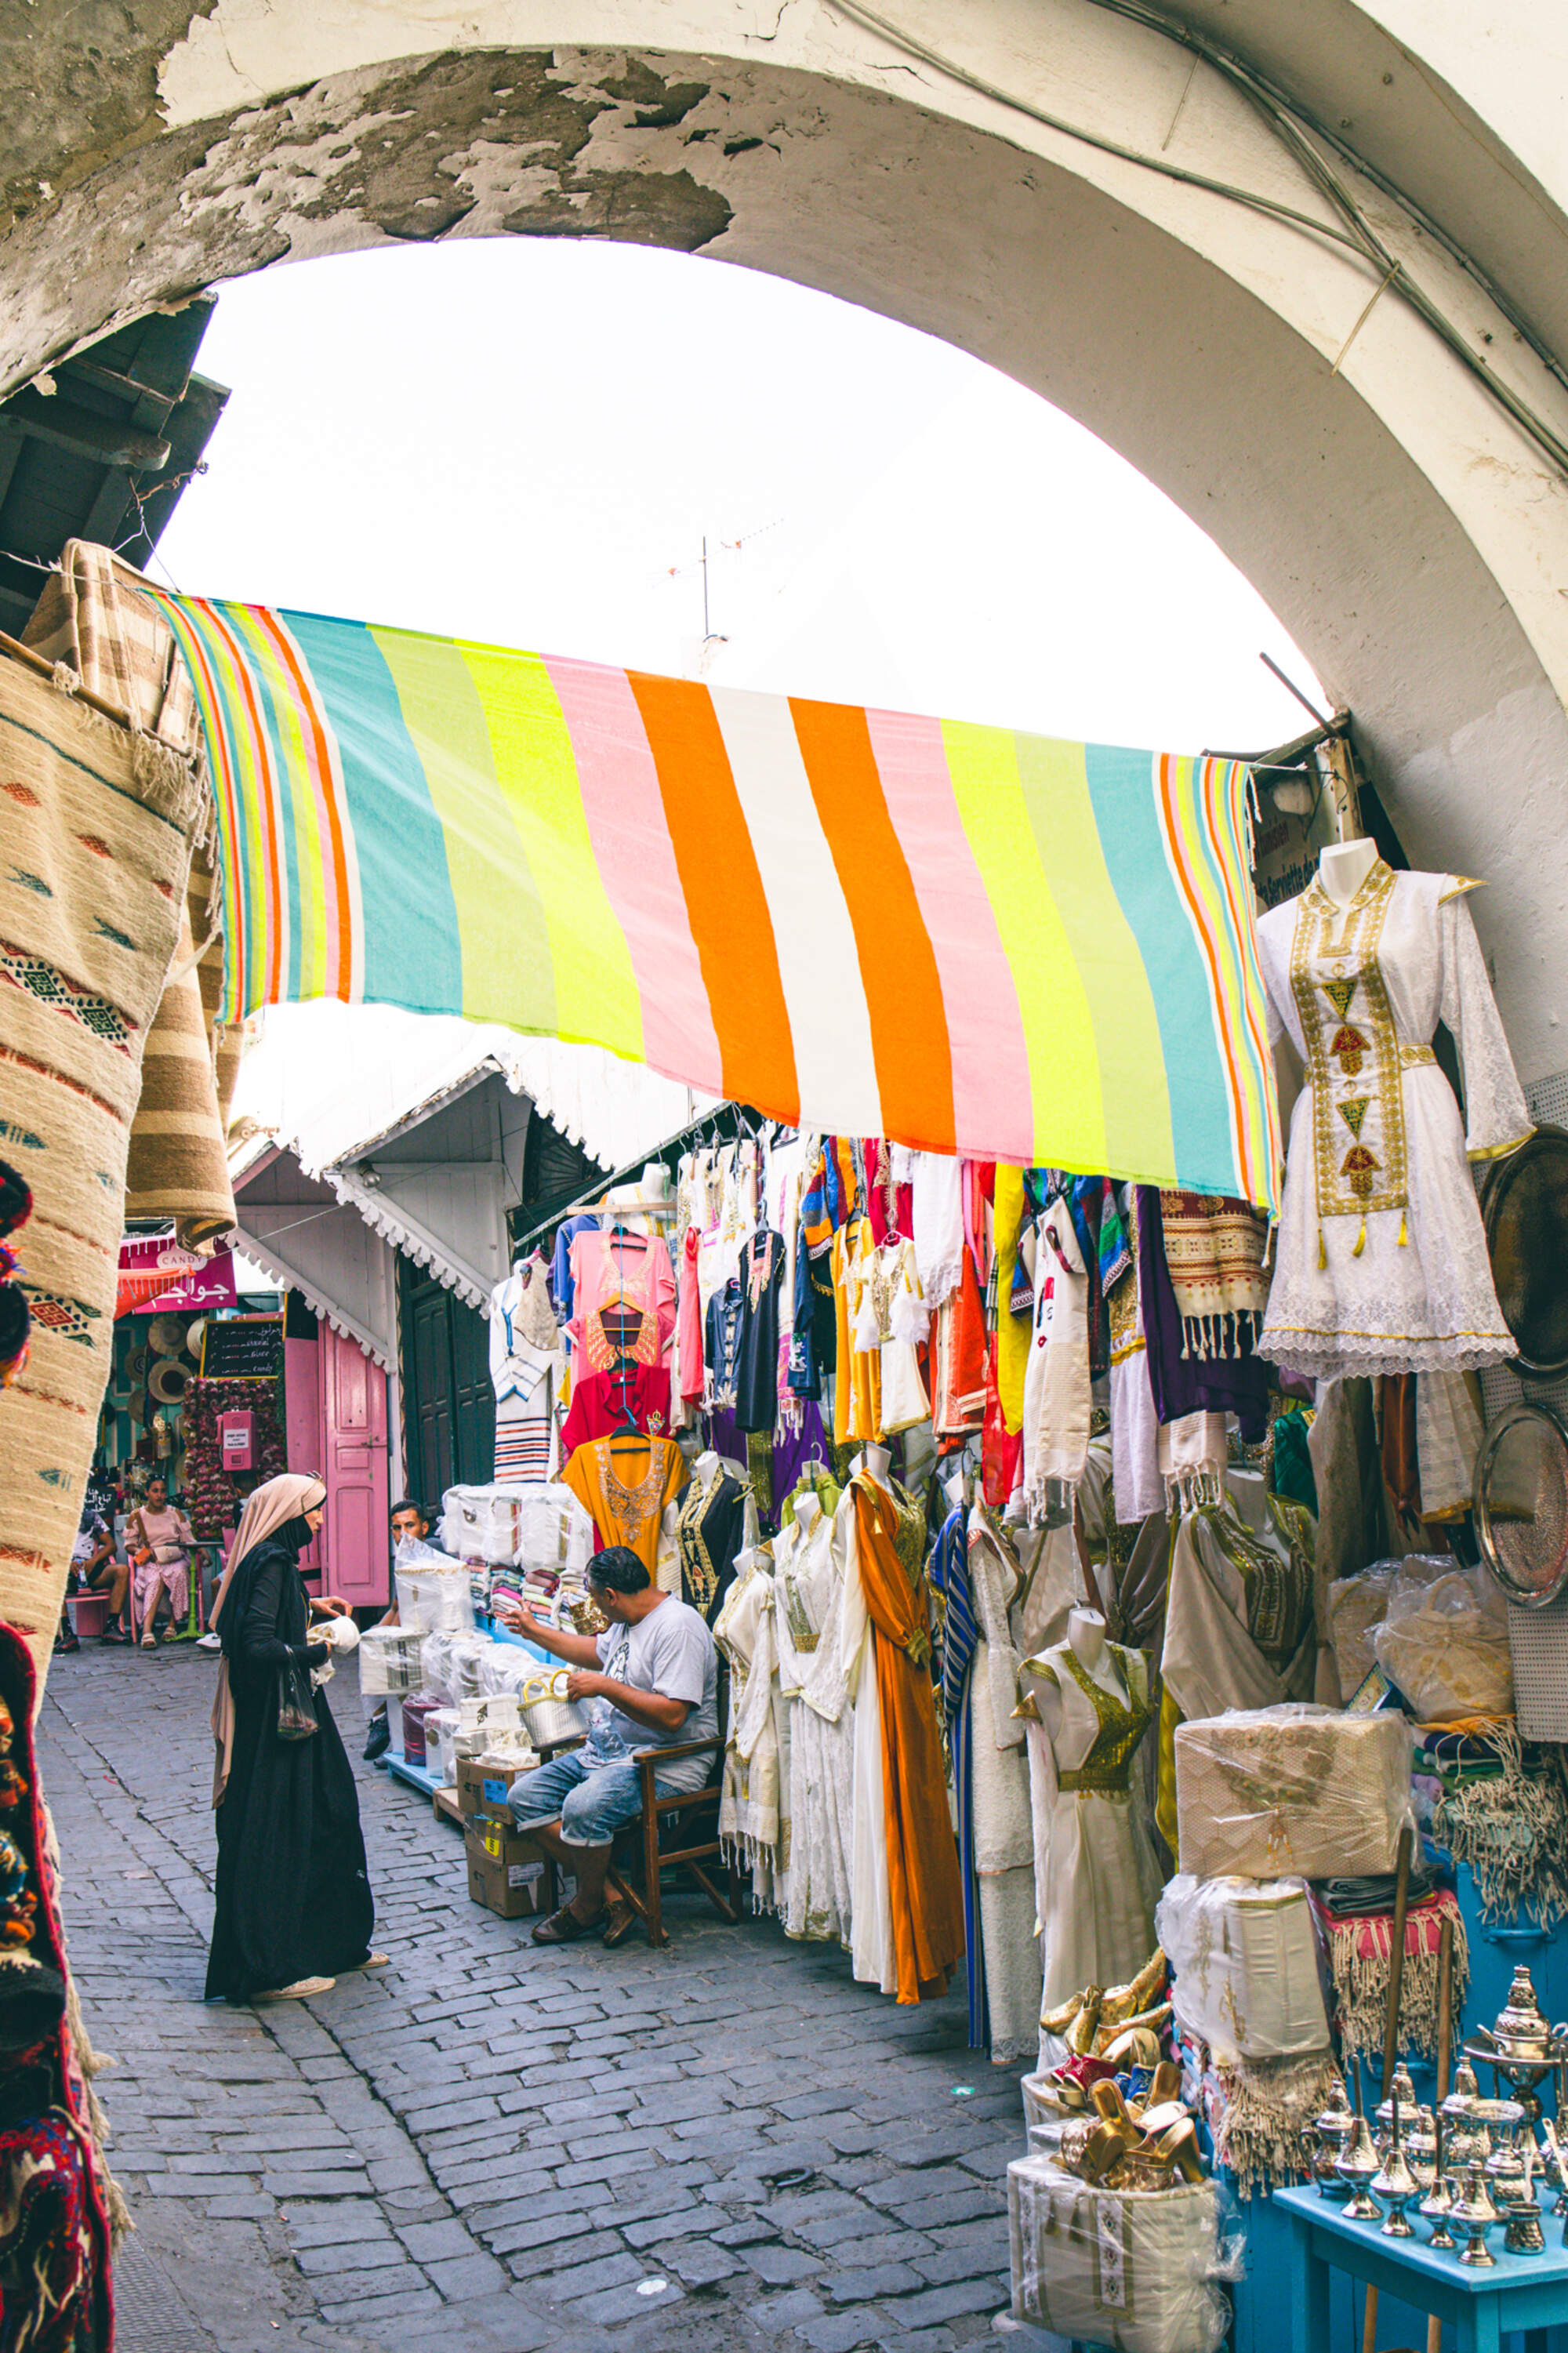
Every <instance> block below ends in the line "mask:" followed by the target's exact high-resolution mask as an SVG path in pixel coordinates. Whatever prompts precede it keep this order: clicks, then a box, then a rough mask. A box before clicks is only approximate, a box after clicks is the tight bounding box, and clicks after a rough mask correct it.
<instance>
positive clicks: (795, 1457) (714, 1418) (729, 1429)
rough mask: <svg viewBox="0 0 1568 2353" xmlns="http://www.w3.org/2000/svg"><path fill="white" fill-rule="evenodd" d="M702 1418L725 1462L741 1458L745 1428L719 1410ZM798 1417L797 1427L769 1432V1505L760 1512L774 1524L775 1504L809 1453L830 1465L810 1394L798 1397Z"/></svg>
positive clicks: (819, 1412) (830, 1448)
mask: <svg viewBox="0 0 1568 2353" xmlns="http://www.w3.org/2000/svg"><path fill="white" fill-rule="evenodd" d="M703 1419H704V1425H705V1427H706V1429H707V1431H708V1443H709V1445H710V1446H711V1447H713V1448H715V1449H716V1450H717V1451H718V1452H719V1453H721V1455H722V1456H723V1457H724V1460H725V1461H726V1462H744V1461H745V1460H746V1432H745V1431H744V1430H742V1428H741V1426H740V1424H739V1423H738V1422H737V1421H736V1419H735V1417H734V1415H733V1414H732V1413H725V1412H722V1411H719V1412H714V1413H710V1414H707V1415H705V1416H704V1417H703ZM800 1421H801V1426H800V1428H799V1430H774V1432H773V1510H772V1511H771V1512H763V1514H762V1516H763V1522H764V1524H766V1525H773V1526H775V1527H776V1526H777V1525H778V1506H779V1504H782V1503H783V1501H784V1497H785V1496H786V1495H787V1494H788V1493H789V1492H790V1490H791V1488H792V1487H794V1486H795V1483H796V1482H797V1481H798V1480H799V1479H800V1477H801V1475H802V1473H803V1472H805V1467H806V1464H807V1463H808V1462H809V1461H811V1460H812V1457H813V1456H814V1455H815V1456H816V1459H817V1461H819V1462H823V1463H825V1464H826V1467H827V1469H828V1470H829V1471H831V1470H832V1468H833V1440H831V1439H830V1438H829V1437H828V1435H827V1432H826V1430H824V1428H823V1426H822V1409H821V1408H820V1406H818V1405H817V1404H816V1400H815V1399H814V1398H806V1399H804V1400H803V1401H802V1404H801V1409H800ZM759 1508H760V1507H759Z"/></svg>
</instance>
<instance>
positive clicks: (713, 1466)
mask: <svg viewBox="0 0 1568 2353" xmlns="http://www.w3.org/2000/svg"><path fill="white" fill-rule="evenodd" d="M691 1470H692V1475H693V1477H694V1478H695V1479H696V1481H697V1483H698V1485H699V1486H700V1487H710V1486H711V1485H712V1483H713V1481H714V1479H715V1477H716V1476H717V1473H718V1470H719V1455H718V1451H717V1449H716V1448H714V1447H711V1446H710V1447H707V1448H705V1449H704V1451H702V1452H701V1453H700V1455H699V1456H698V1458H697V1460H696V1461H695V1462H694V1463H693V1464H692V1466H691Z"/></svg>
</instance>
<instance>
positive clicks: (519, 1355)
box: [489, 1259, 565, 1484]
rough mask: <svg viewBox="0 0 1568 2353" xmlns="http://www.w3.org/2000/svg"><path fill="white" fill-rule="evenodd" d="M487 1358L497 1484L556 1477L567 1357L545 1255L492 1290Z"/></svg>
mask: <svg viewBox="0 0 1568 2353" xmlns="http://www.w3.org/2000/svg"><path fill="white" fill-rule="evenodd" d="M489 1357H490V1386H491V1387H492V1388H493V1389H494V1390H495V1394H496V1431H495V1470H494V1477H495V1479H496V1481H497V1482H498V1483H499V1484H511V1483H513V1482H523V1481H528V1480H535V1479H552V1478H553V1477H554V1476H555V1473H556V1470H557V1467H558V1461H559V1457H558V1451H557V1435H556V1419H555V1406H556V1400H557V1398H558V1397H559V1395H560V1391H561V1386H562V1378H563V1374H564V1371H565V1359H564V1356H563V1351H562V1345H561V1334H560V1331H559V1329H558V1328H557V1325H556V1322H555V1313H554V1310H553V1308H552V1305H551V1302H550V1288H549V1277H548V1275H547V1274H546V1271H545V1268H544V1262H543V1261H542V1259H527V1260H524V1261H521V1262H520V1263H519V1264H518V1265H516V1266H514V1267H513V1269H512V1271H511V1272H510V1274H509V1275H508V1276H507V1277H506V1279H505V1281H504V1282H498V1283H497V1285H496V1287H495V1289H494V1290H493V1291H492V1292H491V1293H490V1307H489Z"/></svg>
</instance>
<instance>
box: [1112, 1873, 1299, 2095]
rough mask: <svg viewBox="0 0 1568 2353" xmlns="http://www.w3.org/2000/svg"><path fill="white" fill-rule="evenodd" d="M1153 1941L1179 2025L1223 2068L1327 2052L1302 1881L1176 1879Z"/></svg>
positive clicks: (1157, 1910)
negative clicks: (1169, 1981) (1165, 1965)
mask: <svg viewBox="0 0 1568 2353" xmlns="http://www.w3.org/2000/svg"><path fill="white" fill-rule="evenodd" d="M1154 1933H1155V1935H1156V1936H1158V1937H1159V1940H1160V1947H1161V1950H1162V1951H1163V1953H1164V1954H1165V1956H1166V1957H1167V1959H1168V1960H1169V1961H1170V1964H1171V1967H1172V1969H1173V1971H1174V1973H1175V1984H1174V1986H1173V1989H1172V1995H1171V1999H1172V2002H1173V2006H1174V2009H1175V2012H1176V2016H1177V2018H1178V2019H1179V2021H1181V2023H1182V2024H1183V2025H1184V2027H1186V2028H1187V2029H1188V2030H1189V2031H1191V2032H1192V2033H1193V2034H1195V2035H1196V2036H1197V2037H1198V2039H1199V2041H1200V2042H1206V2043H1207V2044H1208V2047H1209V2049H1210V2051H1211V2052H1213V2054H1214V2056H1215V2059H1216V2060H1220V2061H1227V2062H1228V2061H1233V2060H1238V2059H1253V2060H1256V2059H1284V2058H1292V2057H1295V2056H1297V2055H1299V2054H1304V2053H1306V2052H1318V2051H1326V2050H1327V2049H1328V2047H1329V2021H1328V2013H1327V2011H1326V2010H1325V2008H1324V2006H1323V1988H1322V1980H1321V1978H1320V1976H1319V1973H1318V1940H1317V1937H1316V1936H1315V1935H1314V1934H1313V1930H1312V1915H1311V1912H1310V1908H1309V1906H1308V1903H1307V1888H1306V1883H1305V1882H1304V1881H1303V1880H1300V1879H1275V1880H1261V1881H1259V1880H1252V1879H1234V1878H1233V1879H1202V1880H1200V1879H1194V1877H1193V1876H1192V1874H1191V1873H1189V1872H1183V1873H1181V1874H1180V1875H1179V1876H1178V1877H1177V1878H1175V1879H1173V1880H1172V1882H1171V1883H1170V1885H1169V1886H1168V1887H1167V1888H1166V1890H1165V1892H1164V1894H1163V1896H1162V1897H1161V1898H1160V1901H1159V1904H1158V1905H1157V1906H1156V1908H1155V1912H1154Z"/></svg>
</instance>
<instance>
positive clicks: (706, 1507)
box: [677, 1451, 758, 1626]
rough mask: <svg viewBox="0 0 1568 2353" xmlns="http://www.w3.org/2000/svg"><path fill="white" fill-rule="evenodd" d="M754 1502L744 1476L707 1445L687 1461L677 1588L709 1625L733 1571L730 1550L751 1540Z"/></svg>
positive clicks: (733, 1552)
mask: <svg viewBox="0 0 1568 2353" xmlns="http://www.w3.org/2000/svg"><path fill="white" fill-rule="evenodd" d="M757 1535H758V1528H757V1507H756V1503H755V1499H754V1498H753V1496H752V1488H751V1483H750V1482H749V1481H747V1480H745V1479H742V1478H741V1477H740V1476H739V1475H738V1474H737V1473H736V1472H734V1471H732V1470H731V1467H730V1465H729V1464H728V1463H727V1462H725V1461H721V1459H720V1457H719V1456H718V1455H717V1454H716V1453H714V1452H712V1451H709V1452H707V1453H705V1454H700V1455H699V1456H698V1458H697V1461H696V1462H695V1464H694V1465H693V1466H692V1472H691V1481H690V1484H689V1486H688V1488H687V1490H686V1493H685V1494H684V1496H683V1497H682V1498H681V1504H680V1519H679V1526H678V1528H677V1536H678V1539H679V1546H680V1578H681V1590H682V1593H683V1596H684V1598H685V1599H686V1600H687V1601H688V1602H689V1604H690V1606H691V1608H692V1609H700V1611H701V1612H702V1615H703V1617H704V1618H706V1620H708V1623H709V1624H710V1626H711V1625H712V1624H713V1622H714V1620H716V1619H717V1617H718V1615H719V1612H720V1610H721V1608H722V1607H723V1603H724V1597H725V1595H726V1594H727V1593H728V1592H729V1590H730V1587H731V1582H732V1580H733V1577H734V1575H735V1556H736V1554H737V1553H739V1552H742V1551H743V1550H744V1549H745V1548H746V1547H747V1546H751V1545H754V1544H755V1543H756V1541H757Z"/></svg>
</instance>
